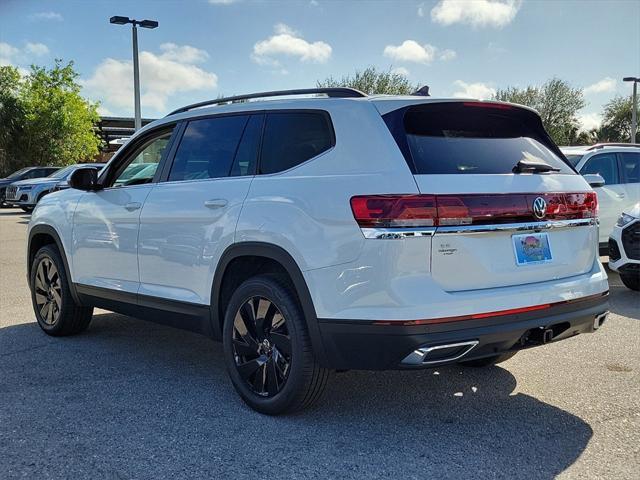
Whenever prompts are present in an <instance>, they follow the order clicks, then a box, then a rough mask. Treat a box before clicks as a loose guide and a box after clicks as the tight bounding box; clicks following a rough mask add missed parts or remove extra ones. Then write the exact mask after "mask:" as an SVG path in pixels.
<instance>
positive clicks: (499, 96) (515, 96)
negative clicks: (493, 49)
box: [495, 78, 585, 145]
mask: <svg viewBox="0 0 640 480" xmlns="http://www.w3.org/2000/svg"><path fill="white" fill-rule="evenodd" d="M495 99H496V100H500V101H504V102H513V103H519V104H521V105H526V106H528V107H531V108H534V109H536V110H537V111H538V113H539V114H540V117H541V118H542V123H543V125H544V127H545V128H546V129H547V132H549V135H551V138H553V140H554V141H555V142H556V143H557V144H558V145H569V144H570V143H571V141H572V139H574V138H575V137H576V132H577V131H578V128H579V122H578V111H580V110H581V109H582V108H584V106H585V101H584V97H583V94H582V90H581V89H579V88H572V87H571V85H569V84H568V83H567V82H565V81H564V80H560V79H559V78H552V79H551V80H548V81H547V82H546V83H544V85H542V86H539V87H536V86H528V87H526V88H524V89H520V88H516V87H508V88H505V89H501V90H498V91H497V92H496V95H495Z"/></svg>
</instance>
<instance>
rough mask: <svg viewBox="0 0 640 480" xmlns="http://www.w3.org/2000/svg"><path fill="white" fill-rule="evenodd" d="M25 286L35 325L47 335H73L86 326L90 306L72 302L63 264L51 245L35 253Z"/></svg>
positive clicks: (91, 313) (89, 318)
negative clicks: (36, 323) (28, 289)
mask: <svg viewBox="0 0 640 480" xmlns="http://www.w3.org/2000/svg"><path fill="white" fill-rule="evenodd" d="M29 286H30V287H31V301H32V304H33V310H34V312H35V314H36V319H37V320H38V325H40V328H42V330H44V332H45V333H46V334H47V335H52V336H54V337H58V336H65V335H75V334H76V333H80V332H82V331H84V330H85V329H86V328H87V327H88V326H89V323H90V322H91V316H92V315H93V307H83V306H81V305H78V304H77V303H76V302H75V300H74V299H73V296H72V295H71V290H70V289H69V279H68V278H67V273H66V271H65V268H64V263H63V262H62V258H61V257H60V252H58V249H57V248H56V247H55V246H53V245H46V246H44V247H42V248H41V249H40V250H38V253H36V256H35V258H34V259H33V264H32V265H31V274H30V277H29Z"/></svg>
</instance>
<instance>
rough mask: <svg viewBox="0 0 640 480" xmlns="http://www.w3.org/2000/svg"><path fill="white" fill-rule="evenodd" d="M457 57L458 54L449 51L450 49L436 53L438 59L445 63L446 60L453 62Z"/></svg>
mask: <svg viewBox="0 0 640 480" xmlns="http://www.w3.org/2000/svg"><path fill="white" fill-rule="evenodd" d="M457 56H458V54H457V53H456V52H455V50H451V49H450V48H445V49H444V50H440V52H438V58H439V59H440V60H443V61H445V62H446V61H447V60H453V59H454V58H456V57H457Z"/></svg>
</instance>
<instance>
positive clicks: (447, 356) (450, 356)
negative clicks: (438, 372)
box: [401, 340, 479, 365]
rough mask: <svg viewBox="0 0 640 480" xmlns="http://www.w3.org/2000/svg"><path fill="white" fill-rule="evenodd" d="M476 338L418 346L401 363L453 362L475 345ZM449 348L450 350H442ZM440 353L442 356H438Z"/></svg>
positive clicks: (428, 363) (476, 342)
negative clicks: (430, 345) (431, 345)
mask: <svg viewBox="0 0 640 480" xmlns="http://www.w3.org/2000/svg"><path fill="white" fill-rule="evenodd" d="M478 343H479V341H478V340H469V341H466V342H458V343H448V344H446V345H435V346H433V347H420V348H418V349H416V350H414V351H413V352H411V353H410V354H409V355H407V356H406V357H405V358H404V360H402V362H401V364H402V365H432V364H437V363H443V362H453V361H455V360H458V359H460V358H462V357H464V356H465V355H466V354H467V353H469V352H470V351H471V350H472V349H473V348H474V347H475V346H476V345H478ZM443 350H450V352H443ZM438 354H441V355H442V356H438Z"/></svg>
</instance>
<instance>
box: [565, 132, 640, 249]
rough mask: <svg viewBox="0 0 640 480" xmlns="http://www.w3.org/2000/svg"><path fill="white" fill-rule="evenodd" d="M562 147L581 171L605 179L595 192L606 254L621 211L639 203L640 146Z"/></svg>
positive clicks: (600, 239) (602, 144) (608, 144)
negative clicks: (610, 236)
mask: <svg viewBox="0 0 640 480" xmlns="http://www.w3.org/2000/svg"><path fill="white" fill-rule="evenodd" d="M560 149H561V150H562V152H563V153H564V154H565V156H566V157H567V159H568V160H569V161H570V162H571V163H572V164H573V165H574V166H575V167H576V170H578V171H579V172H580V173H581V174H583V175H593V174H598V175H600V176H601V177H602V178H603V179H604V185H602V186H600V187H595V191H596V192H597V194H598V205H599V207H600V214H599V218H600V236H599V242H600V245H601V247H604V248H603V253H606V252H605V251H606V247H607V246H608V241H609V235H610V234H611V231H612V230H613V227H614V225H615V224H616V220H617V219H618V217H619V216H620V213H622V211H624V210H627V209H629V208H631V207H632V206H633V205H635V204H636V203H638V202H640V145H637V144H629V143H600V144H596V145H592V146H590V147H561V148H560Z"/></svg>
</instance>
